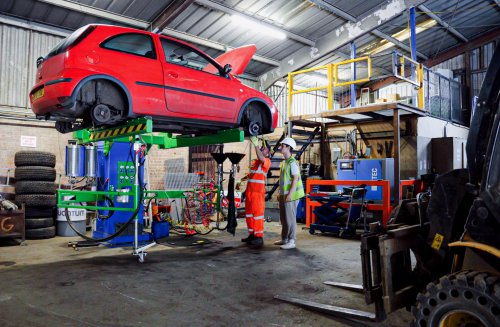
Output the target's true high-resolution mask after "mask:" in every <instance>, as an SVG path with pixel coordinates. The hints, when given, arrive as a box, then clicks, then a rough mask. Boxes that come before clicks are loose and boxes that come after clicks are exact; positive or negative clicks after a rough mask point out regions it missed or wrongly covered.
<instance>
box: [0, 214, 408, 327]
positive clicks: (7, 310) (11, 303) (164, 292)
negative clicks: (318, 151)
mask: <svg viewBox="0 0 500 327" xmlns="http://www.w3.org/2000/svg"><path fill="white" fill-rule="evenodd" d="M244 226H245V223H244V221H243V220H241V219H239V220H238V229H237V234H236V236H235V237H233V236H232V235H231V234H229V233H227V232H219V231H216V232H213V233H211V234H210V235H208V236H207V238H209V239H211V240H217V241H220V242H215V243H212V244H210V245H204V246H189V247H175V248H172V247H166V246H160V245H158V246H155V247H153V248H151V249H150V250H149V251H148V252H149V254H148V256H147V257H146V261H145V262H144V263H142V264H141V263H139V262H138V261H137V258H136V257H134V256H132V255H131V248H106V247H97V248H84V249H81V250H79V251H74V250H72V249H71V248H68V247H67V242H68V241H70V240H77V239H78V238H74V237H70V238H68V237H56V238H53V239H50V240H36V241H35V240H33V241H27V242H28V245H27V246H7V245H6V244H5V242H2V243H0V276H1V278H0V290H1V292H0V312H1V314H0V326H3V327H8V326H72V327H73V326H235V325H238V326H408V325H409V322H410V321H411V315H410V313H408V312H406V311H405V310H399V311H398V312H395V313H393V314H391V315H390V316H389V318H388V319H387V320H386V321H384V322H383V323H381V324H371V323H359V322H354V321H350V320H344V319H338V318H333V317H329V316H325V315H322V314H319V313H315V312H312V311H308V310H304V309H301V308H299V307H296V306H293V305H291V304H287V303H283V302H280V301H278V300H275V299H273V297H274V295H276V294H284V295H291V296H295V297H299V298H303V299H307V300H312V301H317V302H321V303H325V304H332V305H340V306H348V307H350V308H354V309H360V310H370V311H371V310H373V309H372V308H371V307H368V306H366V305H365V303H364V297H363V295H361V294H354V293H351V292H349V291H345V290H340V289H335V288H333V287H331V286H327V285H324V284H322V282H323V281H326V280H337V281H343V282H346V283H357V284H359V283H361V263H360V260H359V241H356V240H344V239H339V238H336V237H332V236H325V235H314V236H312V235H309V233H308V231H307V230H299V233H298V234H299V235H298V242H297V243H298V248H297V249H295V250H288V251H285V250H280V248H279V247H278V246H275V245H272V241H274V240H277V239H278V237H279V232H280V230H281V227H280V226H279V224H278V223H276V222H269V223H266V227H265V228H266V232H265V246H264V248H262V249H261V250H251V249H249V248H247V247H246V246H244V245H243V244H242V243H241V242H240V239H241V237H244V236H245V228H244ZM301 227H303V225H300V224H299V229H300V228H301Z"/></svg>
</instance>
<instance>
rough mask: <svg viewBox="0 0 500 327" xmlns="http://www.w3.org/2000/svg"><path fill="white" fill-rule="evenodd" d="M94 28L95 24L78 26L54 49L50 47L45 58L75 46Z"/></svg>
mask: <svg viewBox="0 0 500 327" xmlns="http://www.w3.org/2000/svg"><path fill="white" fill-rule="evenodd" d="M95 28H96V25H87V26H83V27H80V28H79V29H77V30H76V31H74V32H73V33H72V34H71V35H70V36H68V37H67V38H65V39H64V40H62V41H61V42H59V43H58V44H57V45H56V46H55V47H54V49H52V50H51V51H50V52H49V54H48V55H47V58H46V59H48V58H50V57H53V56H56V55H58V54H60V53H63V52H65V51H67V50H69V48H70V47H74V46H76V45H77V44H78V43H80V42H81V41H82V40H83V39H84V38H86V37H87V36H88V35H89V34H90V33H91V32H92V31H93V30H94V29H95Z"/></svg>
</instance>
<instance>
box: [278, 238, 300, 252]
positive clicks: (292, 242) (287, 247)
mask: <svg viewBox="0 0 500 327" xmlns="http://www.w3.org/2000/svg"><path fill="white" fill-rule="evenodd" d="M295 247H296V246H295V240H290V241H288V243H286V244H283V245H282V246H280V248H281V249H282V250H291V249H295Z"/></svg>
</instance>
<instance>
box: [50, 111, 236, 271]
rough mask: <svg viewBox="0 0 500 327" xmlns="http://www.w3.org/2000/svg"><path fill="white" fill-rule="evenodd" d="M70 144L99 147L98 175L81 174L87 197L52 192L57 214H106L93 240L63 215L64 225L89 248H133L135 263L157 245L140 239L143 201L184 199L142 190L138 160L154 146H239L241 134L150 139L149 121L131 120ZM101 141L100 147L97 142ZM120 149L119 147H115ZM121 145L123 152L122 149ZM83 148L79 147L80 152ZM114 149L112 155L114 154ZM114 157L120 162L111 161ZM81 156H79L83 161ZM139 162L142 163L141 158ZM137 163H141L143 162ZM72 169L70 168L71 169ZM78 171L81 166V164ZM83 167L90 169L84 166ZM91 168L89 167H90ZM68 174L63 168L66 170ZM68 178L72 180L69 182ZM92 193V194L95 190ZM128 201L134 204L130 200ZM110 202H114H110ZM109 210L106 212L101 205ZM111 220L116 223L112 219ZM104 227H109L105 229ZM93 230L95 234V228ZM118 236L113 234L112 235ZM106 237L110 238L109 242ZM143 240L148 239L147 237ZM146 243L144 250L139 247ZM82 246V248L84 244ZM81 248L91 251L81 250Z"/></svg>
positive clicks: (79, 135) (84, 133)
mask: <svg viewBox="0 0 500 327" xmlns="http://www.w3.org/2000/svg"><path fill="white" fill-rule="evenodd" d="M73 136H74V138H75V139H76V140H77V142H78V145H89V144H92V143H94V142H99V143H98V144H99V146H98V148H100V151H98V152H97V156H95V157H96V158H97V163H96V166H97V169H94V170H96V171H97V172H95V173H92V174H91V175H87V173H86V172H85V173H84V174H81V175H78V176H85V177H87V176H90V177H91V178H93V185H94V186H96V187H93V188H92V190H91V191H87V190H63V189H59V190H58V191H57V193H58V197H57V205H58V207H59V208H64V209H65V210H66V212H67V209H66V208H78V209H88V210H94V211H108V212H109V214H108V218H107V219H105V222H104V224H105V225H104V226H98V227H99V230H94V231H93V236H94V237H97V238H98V239H95V240H94V239H91V238H88V237H86V236H85V235H81V234H80V233H78V232H77V231H76V230H75V229H74V228H73V226H72V225H71V221H70V219H69V216H68V214H67V215H66V216H67V217H66V218H67V220H68V224H69V225H70V226H71V227H72V228H73V229H74V230H75V232H77V234H78V235H80V236H81V237H83V238H85V239H87V240H90V241H93V244H94V245H99V244H102V243H103V242H107V241H111V240H113V239H118V241H117V242H113V241H111V243H107V244H109V245H118V244H120V245H130V244H132V245H133V253H132V254H133V255H136V256H138V260H139V262H141V263H142V262H144V258H145V256H146V255H147V252H146V250H147V249H149V248H150V247H152V246H154V245H155V244H157V243H156V242H155V241H153V242H151V238H150V237H149V235H144V234H142V227H143V217H142V212H143V207H142V201H143V200H144V199H151V198H154V197H157V198H183V197H185V194H184V192H185V190H142V185H141V184H142V182H141V181H140V179H141V176H140V174H141V173H142V171H143V168H142V166H141V163H140V159H139V157H140V155H143V157H144V159H145V156H146V155H147V153H148V152H149V150H150V149H151V147H152V146H153V145H157V146H158V148H159V149H173V148H179V147H186V146H195V145H208V144H222V143H229V142H242V141H243V140H244V131H243V130H240V129H239V128H235V129H229V130H222V131H219V132H217V133H215V134H211V135H202V136H191V135H178V136H173V135H172V134H171V133H155V134H153V121H152V119H151V118H149V117H144V118H137V119H134V120H130V121H128V122H127V124H125V125H121V126H115V127H111V128H102V129H96V130H92V129H85V130H79V131H76V132H74V133H73ZM102 141H104V142H102ZM132 142H133V152H134V153H136V155H135V158H134V160H133V165H132V161H131V160H130V158H131V157H133V156H132V147H131V144H132ZM120 144H122V145H120ZM123 144H124V145H125V147H124V146H123ZM81 148H83V147H81ZM115 149H117V150H115ZM127 150H128V151H127ZM113 151H115V152H113ZM114 155H116V156H117V157H121V159H113V158H111V157H113V156H114ZM82 156H83V155H82ZM141 159H142V158H141ZM144 159H142V160H144ZM66 161H67V162H66V165H67V166H66V167H68V164H69V161H70V158H69V155H68V154H67V155H66ZM71 164H72V165H73V166H75V163H71ZM77 165H80V166H82V170H83V169H85V171H86V170H87V167H85V168H83V160H82V162H79V163H78V164H77ZM85 165H86V166H88V165H89V163H88V162H85ZM91 165H92V164H90V166H91ZM67 170H68V168H67ZM103 176H105V177H106V180H105V182H104V183H97V182H96V180H97V178H98V177H103ZM70 178H71V177H70ZM94 189H96V190H94ZM220 192H221V189H220V187H217V199H220ZM130 198H133V199H132V200H130ZM113 200H114V201H113ZM87 202H95V203H96V205H87V204H84V203H87ZM110 203H111V204H113V205H111V206H109V205H106V204H110ZM216 210H220V208H219V201H218V202H217V204H216ZM123 213H130V214H132V215H133V216H132V217H130V218H127V219H123V216H122V214H123ZM113 215H115V217H112V216H113ZM132 219H133V220H134V228H133V238H132V235H131V234H132V231H131V230H130V229H127V226H128V225H129V223H130V222H131V220H132ZM108 221H111V223H109V222H108ZM96 229H97V228H96ZM115 229H116V230H118V231H115ZM124 231H127V232H128V234H130V235H125V236H121V235H120V236H118V235H119V234H126V233H123V232H124ZM109 235H111V237H110V236H109ZM146 236H147V237H146ZM146 242H149V243H147V244H145V245H142V246H140V245H141V244H144V243H146ZM84 243H85V242H84ZM69 246H73V247H74V248H75V249H76V247H78V244H77V243H76V244H75V242H72V243H70V244H69ZM82 246H90V245H85V244H82Z"/></svg>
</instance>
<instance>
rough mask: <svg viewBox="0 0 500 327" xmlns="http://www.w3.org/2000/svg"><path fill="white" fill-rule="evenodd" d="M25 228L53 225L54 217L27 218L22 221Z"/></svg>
mask: <svg viewBox="0 0 500 327" xmlns="http://www.w3.org/2000/svg"><path fill="white" fill-rule="evenodd" d="M24 225H25V226H26V229H36V228H45V227H51V226H54V218H52V217H49V218H27V219H25V221H24Z"/></svg>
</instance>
